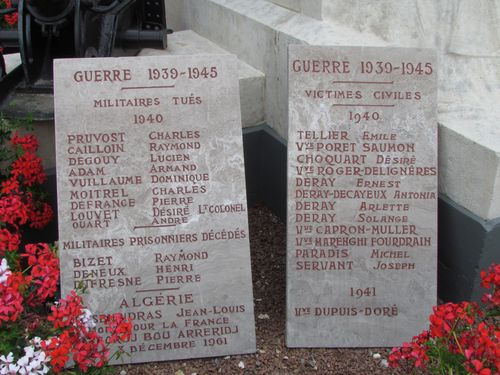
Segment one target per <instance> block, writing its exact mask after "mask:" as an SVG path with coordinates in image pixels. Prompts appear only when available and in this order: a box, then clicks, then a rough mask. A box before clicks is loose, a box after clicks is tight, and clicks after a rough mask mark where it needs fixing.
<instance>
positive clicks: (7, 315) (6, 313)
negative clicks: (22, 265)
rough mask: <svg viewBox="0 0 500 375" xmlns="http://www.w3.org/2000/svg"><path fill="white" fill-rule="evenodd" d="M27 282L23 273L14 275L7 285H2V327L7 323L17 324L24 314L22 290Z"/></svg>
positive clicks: (11, 275) (0, 304)
mask: <svg viewBox="0 0 500 375" xmlns="http://www.w3.org/2000/svg"><path fill="white" fill-rule="evenodd" d="M27 282H29V280H28V279H25V278H23V275H22V274H21V273H12V274H10V275H9V277H8V279H7V282H6V283H5V284H0V327H1V326H2V324H4V323H5V322H9V321H12V322H15V321H16V320H17V318H18V317H19V315H20V314H21V313H22V312H23V310H24V307H23V297H22V294H21V289H22V288H23V286H24V285H25V284H26V283H27Z"/></svg>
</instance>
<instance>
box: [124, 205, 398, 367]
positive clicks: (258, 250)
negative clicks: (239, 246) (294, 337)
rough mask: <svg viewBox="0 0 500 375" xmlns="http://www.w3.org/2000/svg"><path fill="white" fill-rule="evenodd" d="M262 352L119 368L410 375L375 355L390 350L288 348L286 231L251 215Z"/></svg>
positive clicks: (267, 216) (257, 212)
mask: <svg viewBox="0 0 500 375" xmlns="http://www.w3.org/2000/svg"><path fill="white" fill-rule="evenodd" d="M249 224H250V248H251V255H252V273H253V290H254V300H255V320H256V330H257V353H256V354H254V355H234V356H227V357H219V358H206V359H193V360H189V361H186V360H183V361H171V362H158V363H147V364H142V365H128V366H121V367H117V368H116V370H117V371H116V374H120V373H121V374H122V375H123V374H125V373H126V374H127V375H141V374H172V375H174V374H175V375H192V374H197V375H204V374H266V375H278V374H280V375H281V374H283V375H284V374H315V373H316V374H343V375H344V374H345V375H349V374H352V375H354V374H373V375H378V374H406V373H407V372H406V371H401V370H400V371H396V370H393V369H388V368H385V367H384V366H383V365H382V363H381V359H374V358H373V354H374V353H380V354H382V358H383V357H384V356H386V355H387V353H388V351H389V349H387V348H370V349H289V348H287V347H286V346H285V321H286V317H285V312H286V304H285V290H286V277H285V260H286V232H285V224H283V223H282V222H281V221H280V220H279V219H278V218H277V217H276V216H275V215H274V214H273V213H272V212H271V211H270V210H268V209H267V208H265V207H263V206H257V207H254V208H252V209H250V211H249ZM242 367H244V368H242Z"/></svg>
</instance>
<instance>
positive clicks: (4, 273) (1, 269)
mask: <svg viewBox="0 0 500 375" xmlns="http://www.w3.org/2000/svg"><path fill="white" fill-rule="evenodd" d="M11 273H12V272H10V268H9V265H8V264H7V259H5V258H3V259H2V262H0V284H4V285H5V284H6V283H7V279H8V278H9V276H10V274H11Z"/></svg>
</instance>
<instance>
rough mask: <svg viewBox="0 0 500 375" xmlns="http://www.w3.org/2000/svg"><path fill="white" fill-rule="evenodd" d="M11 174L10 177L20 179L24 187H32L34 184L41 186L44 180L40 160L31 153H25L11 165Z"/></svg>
mask: <svg viewBox="0 0 500 375" xmlns="http://www.w3.org/2000/svg"><path fill="white" fill-rule="evenodd" d="M11 174H12V177H14V178H17V179H20V181H22V182H23V183H24V184H25V185H26V186H33V185H34V184H35V183H38V184H43V183H44V182H45V179H46V175H45V173H44V171H43V166H42V159H40V158H39V157H38V156H36V155H35V154H33V153H32V152H25V153H24V155H22V156H21V157H19V159H17V160H15V161H14V162H13V163H12V172H11Z"/></svg>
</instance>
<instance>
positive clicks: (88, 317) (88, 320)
mask: <svg viewBox="0 0 500 375" xmlns="http://www.w3.org/2000/svg"><path fill="white" fill-rule="evenodd" d="M78 319H80V322H82V324H83V325H84V326H85V328H87V330H91V329H94V328H95V326H96V323H95V321H94V318H93V317H92V312H91V311H90V310H89V309H83V310H82V314H81V315H80V316H79V317H78Z"/></svg>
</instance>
